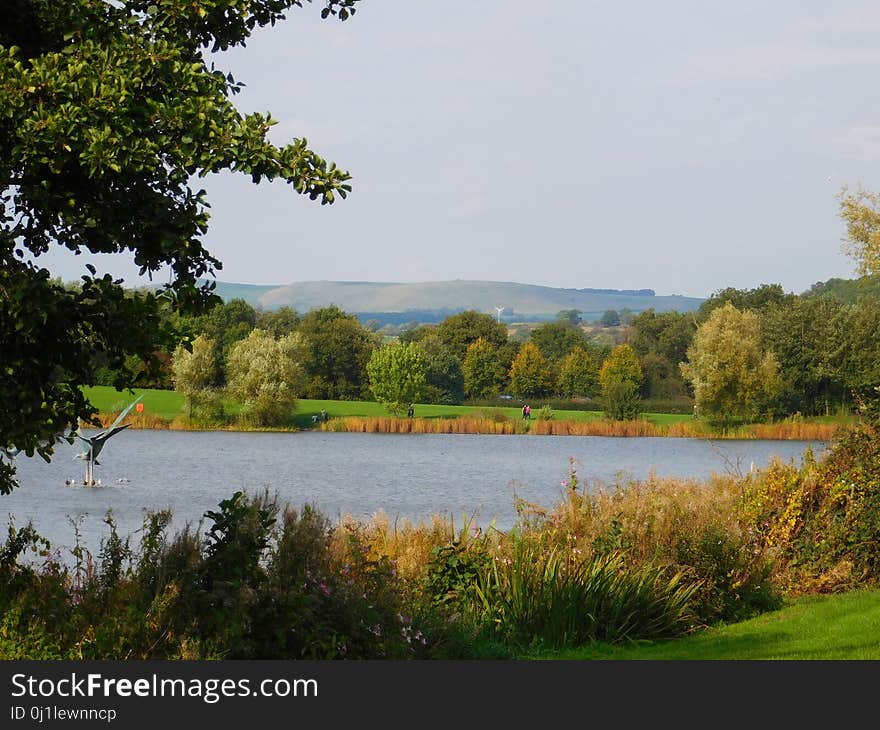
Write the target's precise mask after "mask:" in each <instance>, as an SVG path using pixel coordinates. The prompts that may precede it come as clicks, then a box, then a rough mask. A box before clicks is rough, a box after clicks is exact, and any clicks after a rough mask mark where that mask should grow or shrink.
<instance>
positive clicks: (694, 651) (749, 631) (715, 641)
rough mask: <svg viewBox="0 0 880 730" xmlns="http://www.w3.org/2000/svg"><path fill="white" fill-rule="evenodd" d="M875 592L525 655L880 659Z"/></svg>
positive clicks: (806, 600)
mask: <svg viewBox="0 0 880 730" xmlns="http://www.w3.org/2000/svg"><path fill="white" fill-rule="evenodd" d="M878 626H880V591H852V592H850V593H844V594H842V595H834V596H806V597H801V598H797V599H794V600H793V601H792V602H791V603H790V605H788V606H786V607H785V608H783V609H780V610H778V611H771V612H769V613H765V614H762V615H760V616H757V617H755V618H752V619H749V620H747V621H741V622H739V623H734V624H730V625H728V626H719V627H716V628H709V629H705V630H703V631H700V632H697V633H696V634H694V635H693V636H688V637H685V638H682V639H675V640H670V641H660V642H639V643H631V644H619V645H612V644H602V643H595V644H591V645H586V646H581V647H578V648H576V649H571V650H568V651H562V652H544V653H538V654H531V655H527V656H524V657H523V658H525V659H621V660H624V659H629V660H633V659H636V660H638V659H641V660H665V659H675V660H685V659H686V660H700V659H708V660H715V659H721V660H780V659H796V660H800V659H820V660H851V659H873V660H876V659H880V636H878V633H877V627H878Z"/></svg>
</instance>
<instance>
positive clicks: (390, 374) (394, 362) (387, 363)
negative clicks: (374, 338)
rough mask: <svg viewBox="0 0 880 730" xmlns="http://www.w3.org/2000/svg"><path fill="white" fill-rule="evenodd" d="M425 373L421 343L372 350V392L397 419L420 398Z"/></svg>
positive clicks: (370, 365) (394, 343) (393, 345)
mask: <svg viewBox="0 0 880 730" xmlns="http://www.w3.org/2000/svg"><path fill="white" fill-rule="evenodd" d="M425 370H426V364H425V356H424V354H423V353H422V348H421V347H420V346H419V345H418V343H416V342H410V343H407V344H403V343H400V342H393V343H391V344H389V345H383V346H382V347H379V348H377V349H375V350H373V353H372V354H371V355H370V361H369V362H368V363H367V374H368V376H369V378H370V390H371V391H372V392H373V395H374V396H375V397H376V400H377V401H379V403H381V404H382V405H383V406H385V408H386V409H387V410H388V411H389V412H390V413H391V414H392V415H393V416H398V415H400V413H401V412H402V411H403V409H404V408H406V407H407V406H408V405H410V404H411V403H415V402H416V401H418V400H419V399H420V398H421V396H422V391H423V389H424V387H425Z"/></svg>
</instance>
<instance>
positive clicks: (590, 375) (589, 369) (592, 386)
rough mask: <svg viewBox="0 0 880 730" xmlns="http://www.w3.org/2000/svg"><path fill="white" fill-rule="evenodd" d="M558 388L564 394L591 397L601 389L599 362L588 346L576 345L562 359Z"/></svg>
mask: <svg viewBox="0 0 880 730" xmlns="http://www.w3.org/2000/svg"><path fill="white" fill-rule="evenodd" d="M557 388H558V390H559V392H560V393H562V395H565V396H567V397H569V398H571V397H573V396H586V397H591V396H594V395H596V391H597V390H598V389H599V364H598V363H597V362H596V358H595V357H594V356H593V355H592V353H590V352H589V351H588V350H587V349H586V348H583V347H575V348H574V350H572V351H571V352H570V353H569V354H568V356H566V358H565V359H564V360H563V361H562V366H561V367H560V369H559V380H558V381H557Z"/></svg>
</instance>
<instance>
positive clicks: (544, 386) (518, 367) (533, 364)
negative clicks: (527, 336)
mask: <svg viewBox="0 0 880 730" xmlns="http://www.w3.org/2000/svg"><path fill="white" fill-rule="evenodd" d="M553 385H554V383H553V371H552V370H551V368H550V363H549V362H548V361H547V358H546V357H544V355H543V353H542V352H541V350H540V349H539V348H538V347H537V345H535V344H533V343H531V342H526V343H525V344H524V345H523V346H522V347H521V348H520V351H519V354H518V355H517V356H516V357H515V358H514V360H513V364H512V365H511V366H510V390H511V391H512V392H513V394H514V395H515V396H517V397H520V398H539V397H541V396H544V395H547V394H548V393H551V392H552V391H553Z"/></svg>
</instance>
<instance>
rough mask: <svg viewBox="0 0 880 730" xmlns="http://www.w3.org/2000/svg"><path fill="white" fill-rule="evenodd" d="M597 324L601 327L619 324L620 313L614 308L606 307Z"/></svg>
mask: <svg viewBox="0 0 880 730" xmlns="http://www.w3.org/2000/svg"><path fill="white" fill-rule="evenodd" d="M599 324H601V325H602V326H603V327H617V326H618V325H619V324H620V314H619V313H618V311H617V310H616V309H606V310H605V312H604V314H603V315H602V316H601V317H600V318H599Z"/></svg>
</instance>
